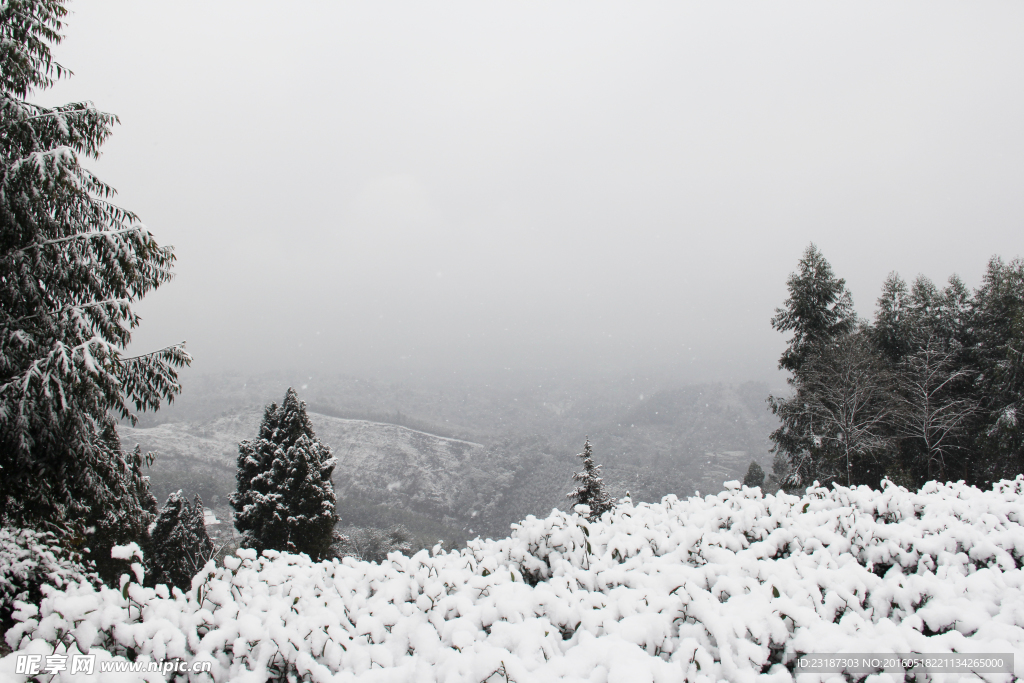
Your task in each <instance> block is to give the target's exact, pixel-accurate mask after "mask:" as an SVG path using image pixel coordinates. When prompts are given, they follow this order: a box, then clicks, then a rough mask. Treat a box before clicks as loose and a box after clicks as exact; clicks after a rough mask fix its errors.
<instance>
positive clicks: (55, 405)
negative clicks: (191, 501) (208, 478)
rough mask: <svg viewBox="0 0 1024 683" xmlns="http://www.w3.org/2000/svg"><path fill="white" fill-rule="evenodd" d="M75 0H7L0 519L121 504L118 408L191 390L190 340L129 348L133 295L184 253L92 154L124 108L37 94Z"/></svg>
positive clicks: (2, 88) (127, 410)
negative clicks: (115, 439) (35, 100)
mask: <svg viewBox="0 0 1024 683" xmlns="http://www.w3.org/2000/svg"><path fill="white" fill-rule="evenodd" d="M66 13H67V9H66V8H65V0H9V1H7V2H4V3H2V4H0V45H2V46H3V49H2V50H0V519H2V520H3V521H4V522H5V523H8V524H10V523H18V524H34V525H40V524H50V525H53V526H56V527H57V528H60V529H64V530H67V529H68V528H69V527H71V526H74V524H75V522H80V521H81V520H83V519H84V518H85V517H87V516H89V515H93V516H97V515H99V516H102V515H103V514H105V511H110V510H116V508H117V504H118V503H117V494H116V493H114V492H113V489H116V488H117V484H116V483H114V482H112V481H111V480H110V479H109V478H108V477H110V476H114V474H113V473H116V472H123V471H125V470H126V469H130V463H128V461H127V459H126V458H127V456H126V455H124V454H123V453H121V452H120V450H119V449H116V448H111V447H109V444H108V443H107V440H106V439H105V438H104V432H105V431H106V430H107V425H108V416H111V415H112V416H113V417H115V418H127V419H129V420H132V421H134V419H135V416H134V414H133V412H132V411H133V409H134V410H147V409H153V410H155V409H157V408H158V407H159V406H160V404H161V403H162V402H163V401H164V400H168V401H169V400H171V399H172V398H173V397H174V396H175V395H176V394H177V393H178V392H179V390H180V386H179V384H178V381H177V374H176V370H175V368H179V367H181V366H183V365H186V364H188V363H189V361H190V358H189V356H188V355H187V354H186V353H185V351H184V348H183V345H174V346H169V347H167V348H165V349H162V350H160V351H157V352H155V353H151V354H146V355H143V356H136V357H125V356H124V355H123V350H124V349H125V347H126V346H127V345H128V343H129V341H130V339H131V332H132V330H133V329H134V328H135V327H136V326H137V325H138V323H139V318H138V316H137V315H136V314H135V313H134V312H133V311H132V308H131V305H132V303H134V302H135V301H137V300H138V299H140V298H141V297H143V296H145V295H146V294H147V293H148V292H150V291H152V290H153V289H155V288H157V287H159V286H160V285H161V284H163V283H165V282H167V281H168V280H169V279H170V278H171V266H172V264H173V261H174V254H173V253H172V251H171V249H170V248H168V247H161V246H159V245H158V244H157V243H156V241H155V240H154V239H153V236H152V235H151V234H150V233H149V232H148V231H147V230H146V229H145V228H144V227H143V226H142V225H141V224H140V223H139V222H138V218H137V217H136V215H135V214H133V213H131V212H130V211H126V210H124V209H121V208H119V207H117V206H115V205H114V204H112V203H111V202H110V199H111V197H112V196H113V194H114V190H113V188H111V187H110V186H109V185H106V184H105V183H103V182H102V181H101V180H99V179H98V178H97V177H96V176H94V175H93V174H92V173H90V172H89V171H87V170H86V169H85V168H83V167H82V165H81V164H80V158H82V157H85V158H92V159H95V158H97V157H98V156H99V149H100V146H101V144H102V143H103V142H104V140H106V138H107V137H108V136H109V135H110V130H111V126H112V125H113V124H114V123H115V122H116V121H117V118H116V117H115V116H113V115H111V114H107V113H104V112H100V111H98V110H96V109H95V108H93V107H92V106H91V105H90V104H88V103H72V104H67V105H64V106H60V107H43V106H40V105H36V104H31V103H29V102H28V101H26V98H27V97H28V96H29V94H30V93H32V92H33V91H35V90H38V89H44V88H47V87H49V86H51V85H52V84H53V82H54V79H56V78H59V77H61V76H63V75H65V74H66V73H68V72H67V70H66V69H64V68H63V67H62V66H60V65H59V64H57V63H56V62H54V61H53V59H52V56H51V53H50V49H51V46H52V45H54V44H56V43H59V42H60V40H61V38H62V36H61V30H62V27H63V26H62V20H63V17H64V16H65V14H66Z"/></svg>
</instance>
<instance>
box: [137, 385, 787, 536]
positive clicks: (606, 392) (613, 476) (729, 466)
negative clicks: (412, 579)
mask: <svg viewBox="0 0 1024 683" xmlns="http://www.w3.org/2000/svg"><path fill="white" fill-rule="evenodd" d="M307 381H308V380H307ZM286 386H287V385H286V384H285V383H284V381H283V379H282V378H280V377H275V376H255V377H246V378H241V377H238V376H230V375H227V376H212V377H211V376H207V377H202V378H200V381H198V382H195V384H194V385H193V386H191V387H189V388H187V390H186V393H185V394H184V395H183V397H182V398H183V400H182V401H180V402H179V403H177V404H175V405H174V406H173V408H171V409H170V410H167V411H162V412H161V413H158V414H157V415H156V416H151V417H150V419H149V421H148V422H144V423H140V425H139V426H138V427H136V428H131V427H127V426H122V427H121V428H120V431H121V436H122V439H123V441H124V443H125V445H126V446H128V447H131V446H134V444H135V443H139V444H140V445H141V446H142V448H143V449H144V450H146V451H153V452H154V453H156V456H157V457H156V460H155V462H154V463H153V465H152V467H151V469H150V476H151V479H152V487H153V491H154V493H155V495H156V496H157V498H158V500H160V501H161V502H162V500H163V499H164V498H166V496H167V495H168V494H169V493H171V492H172V491H175V490H177V489H178V488H181V489H183V490H184V491H185V492H186V493H188V494H189V495H191V494H193V493H195V494H199V495H200V496H201V497H202V499H203V501H204V502H205V503H206V505H207V506H208V507H210V508H212V509H213V510H214V511H215V512H216V513H217V516H218V517H219V518H220V519H222V520H226V521H227V523H226V524H225V527H229V526H230V522H229V520H230V519H231V515H230V509H229V508H228V504H227V496H228V495H229V494H230V493H231V492H232V491H233V490H234V487H235V459H236V456H237V452H238V442H239V441H241V440H242V439H252V438H254V437H255V435H256V430H257V427H258V424H259V421H260V419H261V417H262V412H263V405H264V404H266V403H269V402H271V401H280V400H281V397H282V396H283V394H284V389H285V388H286ZM296 388H297V389H298V391H299V396H300V398H302V399H304V400H306V401H307V402H308V404H309V415H310V419H311V420H312V422H313V426H314V428H315V430H316V433H317V435H318V437H319V438H320V439H321V441H323V442H324V443H326V444H328V445H330V446H331V448H332V449H333V451H334V454H335V456H336V457H337V458H338V466H337V468H336V469H335V475H334V482H335V487H336V489H337V492H338V499H339V503H338V507H339V512H340V514H341V517H342V523H343V524H345V525H349V524H354V525H357V526H378V527H385V526H389V525H391V524H397V523H401V524H404V525H405V526H407V527H408V528H409V529H410V530H411V531H412V532H413V533H414V534H415V535H417V536H420V537H423V538H434V539H436V538H445V539H446V541H448V542H450V543H461V542H462V541H464V540H465V539H467V538H472V537H473V536H476V535H485V536H487V535H491V536H494V535H503V534H504V533H506V532H507V530H508V526H509V525H510V524H512V523H514V522H517V521H519V520H520V519H523V518H524V517H525V516H526V515H528V514H535V515H545V514H547V513H548V512H550V510H551V509H552V508H553V507H560V508H563V509H564V508H565V507H566V498H565V494H566V492H568V491H569V490H570V488H571V487H572V482H571V477H572V473H573V471H574V468H578V461H577V459H576V458H575V457H574V456H575V454H576V453H578V452H579V451H580V450H581V448H582V445H583V440H584V439H585V438H586V437H587V436H589V437H590V439H591V443H592V444H593V445H594V452H595V456H596V458H597V460H598V462H601V463H603V464H604V476H605V480H606V483H607V484H608V486H609V489H610V491H611V493H612V494H613V495H614V496H617V497H618V496H622V495H624V494H625V493H626V492H627V491H628V492H630V494H631V495H632V497H633V499H634V500H637V501H657V500H660V498H661V497H662V496H664V495H666V494H668V493H675V494H677V495H680V496H685V495H691V494H693V493H694V491H697V490H700V491H703V492H717V491H719V490H721V486H722V483H723V482H724V481H726V480H729V479H736V478H740V477H742V476H743V473H744V472H745V471H746V468H747V466H748V465H749V463H750V461H751V460H752V459H754V460H758V461H759V462H760V463H761V464H762V466H764V467H766V469H767V466H768V464H769V458H768V441H767V435H768V433H769V432H770V431H771V429H773V428H774V424H773V420H774V418H773V417H772V416H771V415H770V413H769V412H768V411H767V409H766V407H765V404H764V399H765V397H766V396H767V394H768V388H767V387H766V386H764V385H760V384H754V383H748V384H743V385H739V386H730V385H722V384H713V385H698V386H687V387H676V388H664V389H659V388H658V387H657V385H656V384H655V383H654V382H653V381H652V380H650V379H649V378H634V377H627V378H625V379H620V380H619V381H616V382H612V383H608V384H606V385H604V386H599V385H597V383H592V384H589V385H588V384H584V383H583V382H578V381H574V380H562V381H554V380H552V381H550V382H548V383H546V384H536V385H530V386H528V387H524V386H519V387H514V386H510V385H508V384H506V385H503V386H495V385H486V384H478V385H469V384H462V385H460V384H455V383H452V384H450V385H449V386H443V387H433V388H431V387H424V386H420V387H409V386H404V385H399V384H394V383H381V382H374V381H371V380H366V379H361V378H351V377H345V378H335V379H334V380H333V381H331V383H327V382H324V383H323V384H322V385H319V384H313V383H312V382H309V383H308V384H307V385H306V386H305V388H302V385H301V384H300V385H299V386H298V387H296ZM189 389H190V390H189ZM154 418H157V419H154ZM158 419H162V420H166V421H164V422H162V423H158ZM226 530H227V529H226V528H225V529H222V530H221V531H226Z"/></svg>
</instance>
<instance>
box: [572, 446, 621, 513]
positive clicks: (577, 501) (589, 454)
mask: <svg viewBox="0 0 1024 683" xmlns="http://www.w3.org/2000/svg"><path fill="white" fill-rule="evenodd" d="M577 457H579V458H580V459H581V460H582V461H583V470H582V471H580V472H573V474H572V478H573V481H576V482H579V486H577V487H576V488H575V489H573V490H572V491H570V492H569V493H568V494H566V498H571V499H572V505H573V507H575V506H577V505H589V506H590V514H589V515H587V519H589V520H590V521H591V522H593V521H596V520H598V519H600V518H601V515H602V514H604V513H605V512H608V511H609V510H611V509H612V508H614V507H615V505H614V503H612V500H611V498H610V497H609V496H608V493H607V492H606V491H605V489H604V480H603V479H601V466H600V465H597V464H594V453H593V449H592V448H591V446H590V439H589V438H587V440H586V443H584V444H583V452H582V453H580V454H578V456H577Z"/></svg>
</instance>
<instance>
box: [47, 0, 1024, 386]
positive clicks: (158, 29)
mask: <svg viewBox="0 0 1024 683" xmlns="http://www.w3.org/2000/svg"><path fill="white" fill-rule="evenodd" d="M71 10H72V14H71V15H70V16H69V17H68V20H67V25H66V31H65V33H66V40H65V42H64V43H63V44H61V45H60V46H58V47H57V49H56V51H55V56H56V58H57V61H59V62H60V63H62V64H63V65H65V66H66V67H68V68H70V69H71V70H72V71H74V72H75V75H74V76H73V77H71V78H69V79H67V80H65V81H62V82H61V83H59V84H58V86H57V87H55V88H53V89H51V90H49V91H43V92H41V93H36V94H35V95H34V96H32V97H31V98H30V99H32V100H35V101H39V102H43V103H47V104H54V103H62V102H66V101H75V100H80V99H88V100H92V101H94V102H95V104H96V105H97V106H98V107H99V108H100V109H103V110H106V111H110V112H113V113H115V114H117V115H118V116H119V117H120V119H121V125H120V126H118V127H116V128H115V131H114V134H113V136H112V138H111V139H110V140H109V141H108V142H107V144H106V145H105V146H104V148H103V150H104V156H103V158H102V159H101V160H100V161H99V162H98V163H94V164H90V166H91V167H93V168H95V170H96V172H97V173H98V174H99V176H100V177H101V178H102V179H104V180H106V181H107V182H109V183H111V184H112V185H113V186H114V187H116V188H117V189H118V190H119V195H118V197H117V202H118V203H119V204H121V205H122V206H125V207H127V208H129V209H131V210H134V211H136V212H137V213H138V214H139V215H140V216H141V218H142V220H143V221H144V222H145V223H146V225H147V226H148V227H149V229H150V230H151V231H152V232H153V233H154V234H155V235H156V237H157V239H158V241H159V242H160V243H162V244H171V245H174V246H175V249H176V253H177V256H178V264H177V267H176V271H177V278H176V279H175V280H174V281H173V282H171V283H169V284H167V285H164V286H163V287H162V288H161V289H160V290H158V291H157V292H155V293H153V294H151V295H149V296H148V297H147V298H146V299H145V300H143V301H142V302H141V303H140V304H138V305H137V306H136V310H137V311H138V312H139V313H140V314H141V315H142V317H143V322H142V325H141V327H140V328H139V330H138V331H137V332H136V334H135V342H134V344H133V347H132V351H133V352H141V351H148V350H152V349H155V348H160V347H162V346H165V345H167V344H170V343H174V342H178V341H181V340H182V339H185V340H187V341H188V350H189V352H190V353H191V354H192V355H193V356H194V357H195V364H194V367H193V369H192V370H189V371H186V373H185V375H184V378H185V380H186V383H187V382H188V377H189V376H191V375H192V373H196V375H198V374H201V373H207V372H218V371H239V372H264V371H269V372H273V371H282V372H295V373H300V372H301V373H308V374H309V375H314V374H316V373H323V374H332V373H347V374H351V375H354V376H377V377H390V378H395V379H397V378H415V377H421V378H425V377H428V376H431V377H435V376H436V377H451V376H460V375H464V376H469V377H478V378H479V377H485V376H491V375H501V374H502V373H506V372H507V373H512V374H516V375H518V374H522V375H523V376H524V377H526V376H531V375H532V374H540V375H543V374H544V373H545V372H549V371H550V372H558V373H566V374H567V375H570V376H575V375H580V376H587V375H604V376H609V377H614V376H621V375H624V374H626V373H630V372H640V373H656V374H658V375H659V376H661V377H664V378H666V379H668V380H671V381H673V382H679V383H683V382H707V381H721V382H744V381H748V380H753V381H763V382H767V383H769V384H771V385H773V386H777V385H779V384H781V382H782V375H781V374H780V373H779V371H778V370H777V369H776V363H777V359H778V356H779V354H780V352H781V350H782V348H783V346H784V343H785V337H784V336H783V335H780V334H778V333H776V332H774V331H773V330H772V329H771V327H770V324H769V319H770V318H771V316H772V313H773V311H774V309H775V307H777V306H779V305H780V304H781V303H782V301H783V300H784V299H785V296H786V288H785V281H786V277H787V276H788V274H789V273H790V272H792V271H793V270H794V268H795V266H796V262H797V259H798V258H799V257H800V255H801V253H802V251H803V250H804V249H805V248H806V246H807V244H808V243H810V242H812V241H813V242H815V243H816V244H817V245H818V246H819V247H820V248H821V250H822V251H823V253H824V254H825V256H826V257H827V258H828V259H829V260H830V262H831V263H832V265H833V268H834V269H835V271H836V273H837V274H838V275H839V276H841V277H844V278H846V280H847V283H848V286H849V288H850V289H851V291H852V293H853V296H854V302H855V305H856V309H857V312H858V314H859V315H860V316H861V317H864V318H870V317H871V316H872V314H873V311H874V302H875V299H876V298H877V296H878V294H879V291H880V287H881V285H882V281H883V280H884V278H885V276H886V274H887V273H888V272H890V271H893V270H895V271H898V272H900V274H901V275H903V276H904V278H906V279H908V280H910V279H912V278H913V277H914V276H916V275H917V274H918V273H922V274H924V275H927V276H929V277H931V278H932V279H933V280H935V281H936V282H940V283H941V282H943V281H945V280H946V279H947V278H948V277H949V276H950V275H952V274H953V273H958V274H959V275H960V276H961V277H962V278H963V279H964V280H965V281H966V282H967V283H968V285H969V286H971V287H975V286H977V285H978V284H979V280H980V276H981V273H982V272H983V270H984V267H985V264H986V262H987V261H988V259H989V257H991V256H992V255H994V254H998V255H1001V256H1003V257H1004V258H1006V259H1010V258H1013V257H1015V256H1018V255H1020V254H1021V248H1020V237H1019V235H1020V226H1021V218H1022V216H1024V194H1022V193H1021V192H1020V188H1021V187H1022V186H1024V129H1022V128H1021V126H1020V125H1019V122H1020V121H1021V120H1022V118H1024V71H1022V70H1021V69H1020V68H1019V65H1020V64H1022V63H1024V41H1021V40H1020V39H1019V26H1021V20H1022V19H1024V7H1022V6H1020V5H1013V4H1001V5H997V4H985V5H980V4H979V5H968V4H963V3H954V2H936V3H931V2H929V3H904V4H898V5H893V4H889V3H881V2H867V3H858V4H857V5H848V4H838V3H816V4H810V3H773V4H771V5H762V4H755V3H730V4H728V5H723V4H689V3H688V4H681V5H680V4H667V3H666V4H649V5H636V4H629V5H626V4H613V3H605V2H598V3H593V4H588V5H585V6H584V5H555V6H552V5H545V4H540V3H516V4H515V5H507V6H505V5H494V4H486V5H480V4H474V3H458V2H457V3H449V4H445V5H443V6H424V5H419V4H413V3H388V4H370V5H328V4H312V3H304V2H299V3H292V4H289V5H287V6H282V5H280V4H273V5H272V4H269V3H261V2H253V3H242V2H238V1H235V2H221V3H215V4H211V3H201V2H191V1H190V2H178V3H173V4H168V5H149V4H139V3H131V2H127V1H125V0H121V1H118V2H105V3H102V4H100V3H95V4H85V3H73V4H72V5H71Z"/></svg>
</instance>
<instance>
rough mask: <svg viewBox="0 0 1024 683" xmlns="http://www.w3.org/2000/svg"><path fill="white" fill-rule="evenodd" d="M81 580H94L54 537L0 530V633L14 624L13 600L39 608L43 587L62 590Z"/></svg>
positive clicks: (32, 531)
mask: <svg viewBox="0 0 1024 683" xmlns="http://www.w3.org/2000/svg"><path fill="white" fill-rule="evenodd" d="M83 580H86V581H88V580H96V579H95V576H93V575H91V574H89V573H88V572H87V571H86V569H85V567H83V566H82V564H81V562H80V558H79V557H78V556H77V554H76V553H73V552H71V551H69V550H68V549H67V548H65V547H63V546H61V545H60V544H59V543H58V542H57V539H56V538H55V537H54V536H53V534H49V533H43V532H40V531H34V530H32V529H17V528H11V527H5V528H0V633H3V632H4V631H6V630H7V629H8V628H10V627H11V626H12V625H13V623H14V622H13V620H12V618H11V615H12V613H13V612H14V610H15V609H16V608H15V604H14V603H15V601H16V600H20V601H23V602H27V603H35V604H39V601H40V600H41V599H42V597H43V594H42V592H41V588H42V586H43V585H44V584H50V585H52V586H56V587H57V588H63V587H65V586H67V585H69V584H71V583H78V582H81V581H83Z"/></svg>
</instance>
